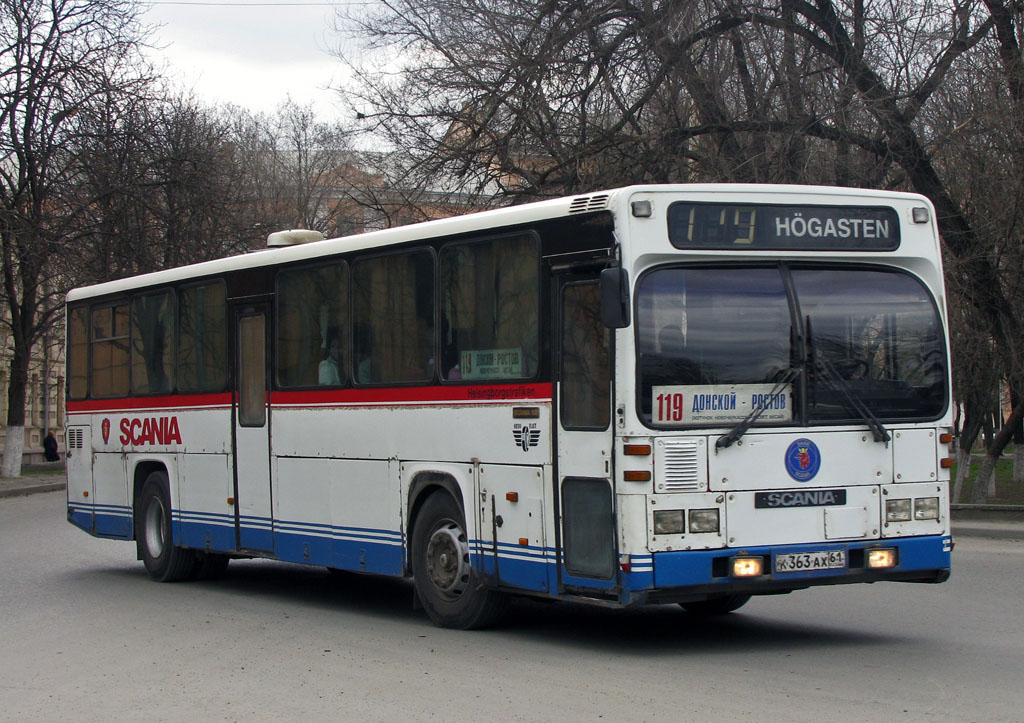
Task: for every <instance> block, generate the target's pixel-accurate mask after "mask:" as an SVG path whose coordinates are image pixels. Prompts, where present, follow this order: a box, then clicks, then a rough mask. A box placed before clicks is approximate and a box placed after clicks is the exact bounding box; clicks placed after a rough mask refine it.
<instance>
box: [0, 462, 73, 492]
mask: <svg viewBox="0 0 1024 723" xmlns="http://www.w3.org/2000/svg"><path fill="white" fill-rule="evenodd" d="M56 464H58V463H57V462H54V465H56ZM22 471H23V472H30V474H23V475H22V476H21V477H0V498H3V497H21V496H22V495H31V494H35V493H36V492H54V491H56V490H63V489H67V486H68V480H67V476H66V475H65V474H64V469H63V468H61V467H56V466H55V467H45V466H43V465H36V466H33V467H27V466H26V467H25V468H23V469H22Z"/></svg>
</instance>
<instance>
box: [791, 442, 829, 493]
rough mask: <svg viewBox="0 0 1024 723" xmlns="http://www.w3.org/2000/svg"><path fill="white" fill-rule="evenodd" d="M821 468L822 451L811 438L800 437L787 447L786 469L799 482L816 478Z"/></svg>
mask: <svg viewBox="0 0 1024 723" xmlns="http://www.w3.org/2000/svg"><path fill="white" fill-rule="evenodd" d="M819 469H821V452H819V451H818V445H816V444H815V443H814V442H812V441H811V440H809V439H803V438H801V439H798V440H796V441H794V442H793V443H792V444H790V445H789V447H788V448H787V449H786V471H787V472H789V476H790V477H792V478H793V479H795V480H796V481H797V482H807V481H808V480H812V479H814V475H816V474H818V470H819Z"/></svg>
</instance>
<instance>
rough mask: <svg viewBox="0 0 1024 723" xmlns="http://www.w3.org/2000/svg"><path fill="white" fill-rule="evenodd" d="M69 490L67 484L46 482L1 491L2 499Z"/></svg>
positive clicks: (0, 496)
mask: <svg viewBox="0 0 1024 723" xmlns="http://www.w3.org/2000/svg"><path fill="white" fill-rule="evenodd" d="M67 488H68V484H67V482H45V483H43V484H38V485H25V486H24V487H9V488H7V489H0V499H2V498H4V497H24V496H26V495H34V494H36V493H37V492H56V491H57V490H65V489H67Z"/></svg>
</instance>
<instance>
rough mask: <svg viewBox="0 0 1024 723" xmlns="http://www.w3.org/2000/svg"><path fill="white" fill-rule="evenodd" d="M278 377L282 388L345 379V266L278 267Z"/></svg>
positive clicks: (330, 382) (346, 275)
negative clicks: (292, 268) (293, 268)
mask: <svg viewBox="0 0 1024 723" xmlns="http://www.w3.org/2000/svg"><path fill="white" fill-rule="evenodd" d="M277 290H278V297H277V298H278V305H277V376H278V383H279V384H280V385H281V386H283V387H308V386H314V385H319V386H340V385H342V384H345V383H346V381H348V361H347V360H348V345H349V334H348V265H347V264H344V263H335V264H328V265H326V266H318V267H316V268H307V269H297V270H294V271H292V270H289V271H282V272H281V273H280V274H279V275H278V281H277Z"/></svg>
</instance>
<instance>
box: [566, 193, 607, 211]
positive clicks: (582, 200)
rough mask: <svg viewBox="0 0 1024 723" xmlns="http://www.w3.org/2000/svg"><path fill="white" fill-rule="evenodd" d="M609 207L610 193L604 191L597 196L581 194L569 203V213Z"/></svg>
mask: <svg viewBox="0 0 1024 723" xmlns="http://www.w3.org/2000/svg"><path fill="white" fill-rule="evenodd" d="M606 208H608V194H607V193H602V194H599V195H597V196H580V197H579V198H574V199H573V200H572V203H571V204H569V213H588V212H590V211H603V210H604V209H606Z"/></svg>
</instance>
